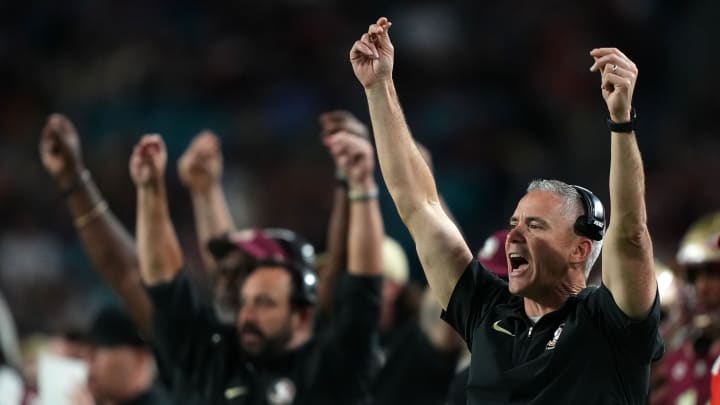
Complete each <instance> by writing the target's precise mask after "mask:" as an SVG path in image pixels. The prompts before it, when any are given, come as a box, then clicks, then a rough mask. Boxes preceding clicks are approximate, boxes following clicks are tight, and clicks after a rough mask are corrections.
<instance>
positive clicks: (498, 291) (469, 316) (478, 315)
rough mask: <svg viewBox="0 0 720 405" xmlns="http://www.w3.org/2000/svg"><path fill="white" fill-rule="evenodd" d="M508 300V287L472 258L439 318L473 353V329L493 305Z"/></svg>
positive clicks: (509, 296) (509, 295)
mask: <svg viewBox="0 0 720 405" xmlns="http://www.w3.org/2000/svg"><path fill="white" fill-rule="evenodd" d="M510 298H511V294H510V292H509V291H508V285H507V283H506V282H505V281H503V280H501V279H500V278H498V277H497V276H495V275H494V274H492V273H490V272H489V271H488V270H486V269H485V268H484V267H482V266H481V265H480V263H479V262H478V261H477V260H475V259H473V261H471V262H470V264H468V266H467V268H466V269H465V272H464V273H463V275H462V276H461V277H460V280H458V282H457V284H456V285H455V289H454V290H453V293H452V296H451V297H450V302H449V303H448V307H447V310H445V311H442V314H441V315H440V317H441V318H442V319H443V320H444V321H445V322H447V323H448V324H450V326H452V327H453V328H454V329H455V330H456V331H457V332H458V333H459V334H460V336H462V337H463V338H464V339H465V342H466V343H467V345H468V347H469V348H470V350H472V341H473V332H474V331H475V327H476V326H477V325H478V324H479V323H480V321H481V320H482V319H484V318H485V316H486V315H487V314H488V312H489V311H490V309H491V308H492V307H493V306H495V305H496V304H500V303H505V302H507V301H508V300H509V299H510Z"/></svg>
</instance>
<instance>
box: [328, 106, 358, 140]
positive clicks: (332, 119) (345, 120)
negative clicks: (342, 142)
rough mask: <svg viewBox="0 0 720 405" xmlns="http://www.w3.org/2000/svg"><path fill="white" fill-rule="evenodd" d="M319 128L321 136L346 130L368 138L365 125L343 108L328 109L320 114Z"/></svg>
mask: <svg viewBox="0 0 720 405" xmlns="http://www.w3.org/2000/svg"><path fill="white" fill-rule="evenodd" d="M318 121H320V129H321V135H322V137H323V138H325V137H328V136H330V135H333V134H335V133H336V132H340V131H346V132H350V133H351V134H354V135H357V136H359V137H361V138H365V139H370V131H368V127H367V125H365V124H363V123H362V122H361V121H360V120H359V119H357V118H356V117H355V116H354V115H352V113H350V112H349V111H344V110H336V111H328V112H326V113H322V114H320V118H319V119H318Z"/></svg>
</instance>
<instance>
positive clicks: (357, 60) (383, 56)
mask: <svg viewBox="0 0 720 405" xmlns="http://www.w3.org/2000/svg"><path fill="white" fill-rule="evenodd" d="M391 25H392V23H391V22H390V21H388V19H387V18H385V17H380V18H379V19H378V20H377V22H376V23H375V24H371V25H370V27H368V31H367V32H366V33H365V34H363V35H362V37H360V40H358V41H355V44H353V47H352V49H350V63H352V67H353V71H354V72H355V76H356V77H357V78H358V80H359V81H360V83H361V84H362V85H363V87H365V89H369V88H371V87H373V86H374V85H375V84H377V83H381V82H383V81H387V80H390V79H391V78H392V68H393V59H394V56H395V51H394V49H393V45H392V43H391V42H390V37H389V36H388V30H390V26H391Z"/></svg>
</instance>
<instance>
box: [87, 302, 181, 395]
mask: <svg viewBox="0 0 720 405" xmlns="http://www.w3.org/2000/svg"><path fill="white" fill-rule="evenodd" d="M89 340H90V343H91V344H92V346H93V349H92V354H91V356H90V364H89V366H90V367H89V373H88V391H89V393H90V394H91V395H92V397H93V398H94V400H95V402H96V403H98V404H118V405H146V404H147V405H155V404H170V402H169V399H168V397H167V396H166V393H165V392H164V390H163V389H162V388H161V387H160V386H158V385H157V384H156V382H155V381H156V380H155V376H156V368H155V358H154V357H153V353H152V351H151V349H150V348H149V347H148V346H147V344H146V342H145V341H144V340H143V339H142V338H141V337H140V335H139V333H138V329H137V327H136V326H135V324H134V323H133V322H132V320H131V319H130V318H129V317H128V316H127V315H126V314H125V313H124V312H122V311H121V310H119V309H115V308H105V309H103V310H101V311H100V312H99V313H98V315H97V316H96V317H95V319H94V320H93V322H92V325H91V327H90V333H89Z"/></svg>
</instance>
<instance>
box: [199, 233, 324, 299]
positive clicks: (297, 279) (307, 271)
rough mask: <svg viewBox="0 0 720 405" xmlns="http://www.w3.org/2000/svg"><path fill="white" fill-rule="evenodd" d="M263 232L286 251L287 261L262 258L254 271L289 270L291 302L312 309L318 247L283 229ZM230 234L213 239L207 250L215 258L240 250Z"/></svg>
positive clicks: (315, 293)
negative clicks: (277, 268)
mask: <svg viewBox="0 0 720 405" xmlns="http://www.w3.org/2000/svg"><path fill="white" fill-rule="evenodd" d="M262 232H263V233H264V234H265V236H266V237H267V238H269V239H272V240H274V241H275V242H277V243H278V244H279V245H280V247H282V249H283V250H284V251H285V254H286V255H287V259H285V260H277V259H263V260H259V261H253V262H252V263H251V266H252V268H250V269H248V270H247V271H252V269H255V268H257V267H260V266H279V267H283V268H285V269H287V270H288V273H290V277H291V279H292V293H291V294H292V296H291V297H290V300H291V302H292V303H293V304H294V305H298V306H312V305H315V304H316V303H317V282H318V280H317V275H316V272H315V248H313V246H312V245H311V244H310V242H308V241H307V240H306V239H305V238H303V237H302V236H300V235H299V234H297V233H295V232H293V231H291V230H289V229H283V228H265V229H262ZM228 235H229V234H224V235H221V236H218V237H215V238H212V239H211V240H210V241H209V242H208V246H207V247H208V250H210V253H211V254H212V255H213V256H214V257H215V258H216V259H219V258H223V257H225V256H226V255H227V254H228V253H230V252H231V251H233V250H236V249H238V247H237V246H236V245H235V244H234V243H233V242H232V241H230V240H229V238H228Z"/></svg>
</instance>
